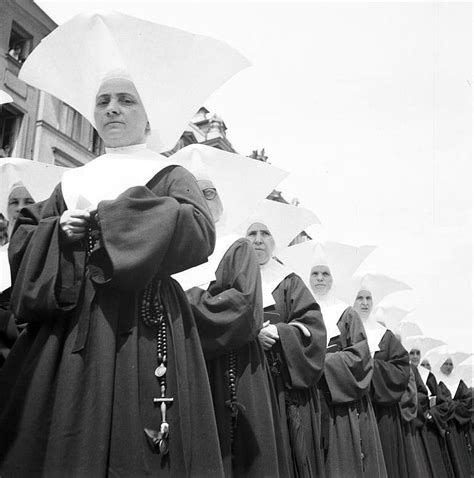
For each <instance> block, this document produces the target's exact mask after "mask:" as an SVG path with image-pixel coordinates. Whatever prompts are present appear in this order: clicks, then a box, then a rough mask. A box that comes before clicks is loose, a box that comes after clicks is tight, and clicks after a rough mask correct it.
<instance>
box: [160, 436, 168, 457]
mask: <svg viewBox="0 0 474 478" xmlns="http://www.w3.org/2000/svg"><path fill="white" fill-rule="evenodd" d="M158 449H159V450H160V453H161V454H162V455H166V454H167V453H168V450H169V447H168V440H167V439H166V438H162V439H161V440H160V441H159V442H158Z"/></svg>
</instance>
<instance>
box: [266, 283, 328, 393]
mask: <svg viewBox="0 0 474 478" xmlns="http://www.w3.org/2000/svg"><path fill="white" fill-rule="evenodd" d="M273 297H274V298H275V303H276V304H275V310H276V312H277V313H278V314H279V316H280V317H281V318H283V319H284V320H283V321H280V322H278V323H276V324H275V325H276V327H277V329H278V335H279V337H280V340H279V341H278V342H277V343H276V344H275V345H274V346H273V348H272V349H276V350H281V353H282V356H283V359H284V371H286V372H285V373H284V374H285V375H286V374H287V377H286V382H287V383H286V386H287V387H288V388H291V389H307V388H309V387H311V386H313V385H315V384H316V382H317V381H318V380H319V378H320V377H321V375H322V372H323V367H324V356H325V354H326V327H325V326H324V322H323V318H322V315H321V311H320V308H319V305H318V304H317V303H316V302H315V300H314V298H313V296H312V294H311V292H310V291H309V290H308V289H307V287H306V286H305V285H304V283H303V281H302V280H301V278H300V277H298V276H297V275H296V274H291V275H289V276H288V277H287V278H285V279H284V280H283V281H282V282H281V283H280V285H279V286H278V287H277V288H276V289H275V290H274V291H273ZM294 322H299V323H300V324H302V325H304V326H305V327H306V329H307V330H308V331H309V333H310V334H311V336H310V337H305V336H304V335H303V333H302V332H301V330H300V329H299V328H298V327H295V326H294V325H291V324H292V323H294Z"/></svg>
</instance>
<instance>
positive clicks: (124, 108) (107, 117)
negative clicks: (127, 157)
mask: <svg viewBox="0 0 474 478" xmlns="http://www.w3.org/2000/svg"><path fill="white" fill-rule="evenodd" d="M94 120H95V124H96V128H97V131H98V133H99V135H100V137H101V138H102V139H103V140H104V143H105V146H108V147H111V148H117V147H119V146H131V145H133V144H141V143H145V142H146V136H147V130H148V119H147V115H146V112H145V108H144V107H143V104H142V102H141V100H140V97H139V95H138V92H137V89H136V88H135V85H134V84H133V83H132V82H131V81H130V80H126V79H123V78H111V79H110V80H107V81H104V83H102V85H101V86H100V88H99V91H98V93H97V97H96V102H95V110H94Z"/></svg>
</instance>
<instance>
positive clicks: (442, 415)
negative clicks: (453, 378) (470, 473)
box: [426, 372, 455, 478]
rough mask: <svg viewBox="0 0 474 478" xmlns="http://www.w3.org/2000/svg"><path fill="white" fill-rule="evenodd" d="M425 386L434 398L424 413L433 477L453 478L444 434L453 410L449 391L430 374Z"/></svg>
mask: <svg viewBox="0 0 474 478" xmlns="http://www.w3.org/2000/svg"><path fill="white" fill-rule="evenodd" d="M426 385H427V387H428V389H429V390H430V392H431V395H432V397H434V398H435V404H434V405H433V406H431V407H430V408H429V410H428V411H427V412H426V418H427V420H426V436H427V441H428V445H429V447H430V450H432V451H433V453H431V455H430V457H431V460H432V462H433V468H434V469H435V470H436V473H435V474H434V476H436V477H438V476H439V477H440V478H441V477H448V478H454V476H455V475H454V469H453V466H452V463H451V458H450V456H449V453H448V445H447V440H446V438H447V437H446V433H447V431H448V420H449V419H450V418H451V417H452V415H453V411H454V408H453V406H452V401H450V400H449V398H450V396H449V390H448V389H447V388H446V387H445V386H444V384H441V386H438V383H437V382H436V378H435V376H434V375H433V374H432V373H431V372H430V373H429V375H428V379H427V381H426Z"/></svg>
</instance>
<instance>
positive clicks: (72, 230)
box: [59, 207, 97, 243]
mask: <svg viewBox="0 0 474 478" xmlns="http://www.w3.org/2000/svg"><path fill="white" fill-rule="evenodd" d="M96 212H97V208H96V207H91V208H90V209H68V210H66V211H64V212H63V213H62V215H61V217H60V219H59V229H60V231H61V232H62V234H63V237H64V238H65V240H66V241H67V242H69V243H72V242H77V241H80V240H81V239H83V238H84V237H85V236H86V232H87V228H88V227H89V225H90V224H91V223H93V220H94V219H93V218H94V215H95V214H96Z"/></svg>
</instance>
